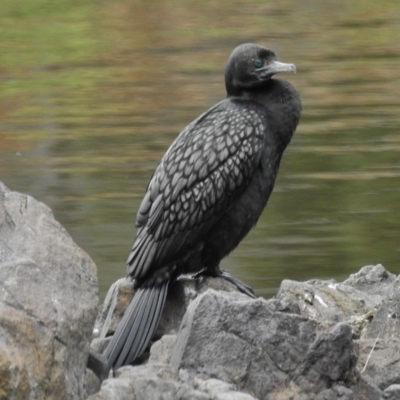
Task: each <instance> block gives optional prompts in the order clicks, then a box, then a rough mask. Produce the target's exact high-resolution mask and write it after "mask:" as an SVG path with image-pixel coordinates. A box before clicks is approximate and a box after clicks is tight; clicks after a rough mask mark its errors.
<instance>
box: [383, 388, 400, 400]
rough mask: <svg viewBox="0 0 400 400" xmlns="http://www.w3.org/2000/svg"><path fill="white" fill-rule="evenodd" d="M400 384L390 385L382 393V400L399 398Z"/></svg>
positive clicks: (397, 399) (396, 399)
mask: <svg viewBox="0 0 400 400" xmlns="http://www.w3.org/2000/svg"><path fill="white" fill-rule="evenodd" d="M399 399H400V385H390V386H389V387H388V388H386V389H385V391H384V392H383V394H382V400H399Z"/></svg>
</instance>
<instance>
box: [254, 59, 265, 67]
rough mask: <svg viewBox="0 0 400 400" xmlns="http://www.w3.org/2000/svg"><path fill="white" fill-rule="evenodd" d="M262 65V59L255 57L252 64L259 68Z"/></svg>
mask: <svg viewBox="0 0 400 400" xmlns="http://www.w3.org/2000/svg"><path fill="white" fill-rule="evenodd" d="M263 65H264V61H263V60H261V59H260V58H256V59H255V60H254V66H255V67H256V68H261V67H262V66H263Z"/></svg>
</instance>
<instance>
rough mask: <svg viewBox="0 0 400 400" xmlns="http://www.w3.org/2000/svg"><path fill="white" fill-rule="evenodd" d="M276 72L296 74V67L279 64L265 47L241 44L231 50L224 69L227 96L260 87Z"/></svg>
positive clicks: (274, 55) (271, 52)
mask: <svg viewBox="0 0 400 400" xmlns="http://www.w3.org/2000/svg"><path fill="white" fill-rule="evenodd" d="M278 72H296V66H295V65H294V64H285V63H281V62H279V61H278V60H277V58H276V54H275V53H274V52H273V51H272V50H268V49H266V48H265V47H262V46H258V45H256V44H250V43H246V44H242V45H240V46H238V47H236V48H235V49H234V50H233V52H232V54H231V55H230V57H229V60H228V63H227V64H226V67H225V85H226V91H227V93H228V96H234V95H239V94H241V93H243V92H244V91H248V90H252V89H257V88H259V87H262V86H264V85H265V84H266V82H268V81H269V80H270V79H271V77H272V75H274V74H276V73H278Z"/></svg>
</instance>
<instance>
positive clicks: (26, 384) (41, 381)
mask: <svg viewBox="0 0 400 400" xmlns="http://www.w3.org/2000/svg"><path fill="white" fill-rule="evenodd" d="M0 288H1V290H0V382H1V383H0V399H7V400H19V399H21V400H26V399H57V400H61V399H83V398H85V388H84V384H85V375H86V363H87V358H88V353H89V344H90V340H91V337H92V329H93V323H94V319H95V317H96V313H97V303H98V297H97V291H98V285H97V273H96V266H95V264H94V263H93V261H92V260H91V259H90V257H89V256H88V255H87V254H86V253H85V252H84V251H82V250H81V249H80V248H79V247H78V246H77V245H76V244H75V243H74V242H73V240H72V239H71V237H70V236H69V235H68V233H67V232H66V231H65V229H64V228H63V227H62V226H61V225H60V224H59V223H58V222H57V221H56V220H55V219H54V217H53V214H52V212H51V210H50V209H49V208H48V207H46V206H45V205H44V204H42V203H40V202H38V201H36V200H34V199H33V198H32V197H30V196H27V195H23V194H19V193H15V192H12V191H10V190H8V189H7V188H6V187H5V186H4V185H3V184H2V183H0Z"/></svg>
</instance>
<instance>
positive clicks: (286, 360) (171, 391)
mask: <svg viewBox="0 0 400 400" xmlns="http://www.w3.org/2000/svg"><path fill="white" fill-rule="evenodd" d="M223 282H224V281H221V280H218V279H209V280H193V279H187V278H186V279H183V280H181V281H179V282H177V284H176V286H175V285H174V287H173V291H171V292H170V294H169V296H170V297H169V298H168V301H167V304H166V307H165V313H164V314H165V315H164V317H163V323H162V326H160V329H159V331H158V333H157V337H156V341H155V343H154V344H153V345H152V347H151V350H150V358H149V359H148V360H147V363H148V364H146V365H140V366H137V367H135V368H145V369H144V370H143V371H147V372H140V370H136V374H137V375H138V376H146V374H150V376H152V374H151V373H149V370H148V368H150V366H151V365H159V366H158V368H161V367H160V365H163V367H162V368H167V367H166V366H165V364H166V363H168V361H169V363H170V365H169V368H171V369H170V370H168V371H170V374H171V375H170V376H169V377H168V376H164V378H163V380H167V381H168V380H169V379H171V380H172V381H173V382H174V385H175V386H174V385H172V386H171V387H168V388H167V387H166V386H165V385H166V384H165V382H158V381H154V380H153V385H154V387H157V389H154V391H153V392H151V396H153V397H151V396H150V395H149V397H148V399H149V400H151V399H153V398H154V399H158V398H163V399H164V398H165V399H170V398H174V397H173V396H177V390H178V389H177V387H180V388H181V389H179V390H181V391H182V390H183V393H185V395H192V394H191V393H192V392H191V391H194V393H195V394H194V395H196V396H200V398H201V396H203V397H204V396H205V397H204V398H210V399H219V400H224V399H238V400H239V399H244V400H247V399H250V398H257V399H266V400H268V399H277V398H282V399H290V400H322V399H324V400H353V399H354V400H356V399H357V400H358V399H368V400H381V398H382V399H383V397H382V396H383V393H384V392H383V390H388V393H390V391H389V389H388V388H389V387H392V386H393V387H394V388H395V386H394V385H395V384H397V383H399V381H398V379H399V377H400V371H399V360H398V359H399V357H398V356H397V354H400V350H399V349H398V348H397V347H399V343H398V340H400V338H399V327H398V324H397V319H396V318H397V315H398V314H399V311H398V309H397V306H398V304H399V303H400V301H399V300H400V299H399V293H398V287H399V281H398V280H397V278H396V277H395V276H394V275H393V274H390V273H389V272H387V271H386V270H385V269H384V268H383V267H382V266H381V265H378V266H367V267H364V268H362V269H361V270H360V271H359V272H358V273H356V274H354V275H351V276H350V278H349V279H347V280H346V281H345V282H343V283H338V282H335V281H333V280H330V281H320V280H312V281H308V282H303V283H302V282H294V281H289V280H286V281H283V282H282V285H281V288H280V290H279V292H278V294H277V296H276V297H275V298H274V299H270V300H268V301H267V300H264V299H261V298H260V299H256V300H253V299H249V298H248V297H247V296H245V295H243V294H241V293H239V292H237V291H236V290H235V288H234V287H232V288H231V287H230V286H229V285H228V286H224V283H223ZM128 284H129V285H130V288H131V283H130V282H128ZM211 285H214V288H215V289H216V290H212V289H209V288H210V286H211ZM130 290H131V289H130ZM115 304H116V303H115ZM109 309H110V308H109ZM115 315H116V318H119V315H118V313H116V314H115ZM388 315H389V316H390V318H391V319H390V320H388ZM103 320H105V318H103ZM181 320H182V323H181V324H180V321H181ZM371 321H372V322H371ZM111 330H112V329H111ZM104 331H105V329H104V330H103V332H104ZM108 333H110V330H109V331H108ZM376 335H381V336H379V337H378V339H379V340H378V341H377V343H376V344H375V339H376V337H377V336H376ZM370 336H371V337H372V338H371V339H370V338H369V337H370ZM160 337H161V339H159V338H160ZM158 339H159V340H158ZM355 339H357V340H356V341H354V340H355ZM98 340H105V339H98ZM374 344H375V347H374V351H373V352H372V353H371V356H369V353H370V352H371V349H372V347H373V346H374ZM368 357H369V358H368ZM367 359H368V363H367V362H366V361H367ZM144 360H145V359H144ZM144 360H142V361H144ZM157 363H158V364H157ZM160 363H162V364H160ZM365 364H367V366H366V368H365V369H363V367H364V365H365ZM161 375H162V374H161ZM157 376H158V377H160V374H159V373H157ZM131 379H132V378H130V377H129V376H128V375H126V374H124V375H121V376H119V375H118V376H117V377H116V378H114V380H122V381H118V382H114V383H113V384H112V388H111V386H110V385H111V383H107V382H108V381H110V380H106V381H105V382H104V383H103V386H102V390H101V391H100V394H101V395H102V396H103V397H101V398H102V399H111V398H112V399H116V400H117V399H124V398H126V397H124V396H126V395H127V393H132V390H134V389H133V387H136V385H138V383H132V382H131ZM143 379H144V378H143ZM151 379H153V378H151ZM132 385H133V386H132ZM141 385H144V383H141ZM107 387H108V388H109V389H107ZM128 387H129V389H127V388H128ZM110 388H111V389H110ZM121 388H124V389H121ZM182 388H184V389H182ZM106 389H107V390H108V392H107V394H105V393H106ZM144 389H146V388H144ZM127 390H128V391H127ZM394 390H395V389H393V391H394ZM121 391H122V392H123V393H124V394H123V395H122V397H119V395H118V393H120V392H121ZM181 391H180V392H179V393H182V392H181ZM122 392H121V393H122ZM149 393H150V392H149ZM188 393H189V394H188ZM393 393H395V391H394V392H393ZM100 394H99V395H100ZM385 395H386V394H385ZM390 395H391V394H390ZM113 396H115V397H113ZM160 396H164V397H160ZM171 396H172V397H171ZM99 398H100V397H99ZM181 398H186V397H181ZM189 398H190V397H189Z"/></svg>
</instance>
